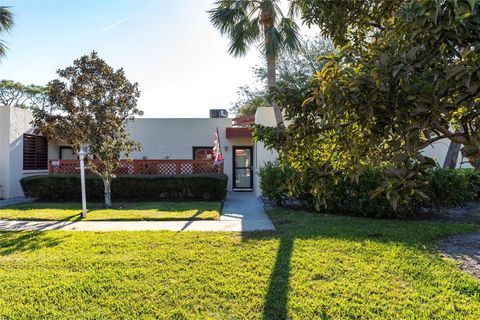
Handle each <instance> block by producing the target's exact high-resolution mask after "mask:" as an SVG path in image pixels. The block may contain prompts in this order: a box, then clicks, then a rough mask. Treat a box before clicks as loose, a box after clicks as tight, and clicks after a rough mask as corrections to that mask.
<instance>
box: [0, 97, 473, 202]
mask: <svg viewBox="0 0 480 320" xmlns="http://www.w3.org/2000/svg"><path fill="white" fill-rule="evenodd" d="M224 114H225V113H224V112H219V110H211V112H210V118H178V119H171V118H137V119H135V120H134V121H133V122H132V123H130V124H129V126H128V130H129V132H130V135H131V138H132V139H133V140H135V141H138V142H140V143H141V144H142V146H143V150H142V151H140V152H135V153H133V154H132V155H131V157H132V158H133V159H134V163H136V164H135V166H131V165H130V166H129V168H126V169H125V170H126V171H127V173H128V172H130V173H150V174H152V173H160V174H179V173H196V172H203V171H202V170H204V169H205V168H207V169H208V168H210V169H208V170H211V168H213V167H212V166H211V164H213V159H212V154H213V144H214V141H215V132H216V130H217V129H218V133H219V138H220V144H221V150H222V155H223V165H222V166H215V170H217V171H221V172H224V173H225V174H227V175H228V177H229V182H228V189H229V190H238V191H254V192H256V193H257V195H260V188H259V178H258V175H257V172H258V170H259V169H260V167H261V166H262V165H263V164H264V163H265V162H267V161H272V160H275V159H276V157H277V154H276V152H275V151H272V150H267V149H266V148H265V147H264V145H263V144H262V143H261V142H255V141H253V140H252V134H251V130H250V129H249V127H248V124H252V123H257V124H263V125H267V126H274V125H275V116H274V114H273V109H272V108H268V107H267V108H259V109H258V110H257V112H256V114H255V116H254V117H247V118H240V119H239V118H236V119H232V118H225V117H223V116H224ZM31 121H32V113H31V112H30V111H28V110H25V109H21V108H15V107H6V106H0V199H2V198H3V199H8V198H16V197H22V196H23V192H22V188H21V186H20V182H19V181H20V179H21V178H22V177H24V176H28V175H37V174H49V173H56V172H60V173H68V172H72V171H73V172H78V163H77V161H76V159H77V156H76V155H75V154H74V153H73V152H72V149H71V148H70V147H69V146H68V145H66V144H64V143H62V142H60V141H56V140H47V139H46V138H45V137H42V136H39V135H35V134H34V132H33V128H32V126H31V124H30V122H31ZM448 145H449V141H438V142H437V143H435V145H434V146H431V147H429V148H427V149H425V150H424V153H425V154H426V155H428V156H430V157H432V158H434V159H435V160H436V161H437V162H438V163H439V164H440V165H442V164H443V161H444V159H445V155H446V152H447V150H448ZM462 162H464V161H463V159H462V158H461V155H460V159H459V161H458V163H459V164H460V165H462V166H468V164H465V163H462ZM199 169H200V171H198V170H199ZM129 170H130V171H129Z"/></svg>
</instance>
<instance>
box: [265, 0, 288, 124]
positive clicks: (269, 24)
mask: <svg viewBox="0 0 480 320" xmlns="http://www.w3.org/2000/svg"><path fill="white" fill-rule="evenodd" d="M274 14H275V13H274V10H273V6H271V7H270V8H268V9H266V10H264V11H263V12H262V23H263V32H264V36H265V48H268V47H269V45H268V43H269V42H270V41H271V37H270V30H271V28H273V23H274V21H275V17H274ZM265 51H266V52H265V57H266V59H267V84H268V91H269V93H270V94H271V93H273V90H275V87H276V86H277V74H276V64H277V57H276V53H275V52H267V49H265ZM272 108H273V112H274V114H275V122H276V123H277V127H281V126H283V116H282V110H280V108H279V107H278V105H277V103H276V102H275V101H274V100H272Z"/></svg>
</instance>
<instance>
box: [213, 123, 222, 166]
mask: <svg viewBox="0 0 480 320" xmlns="http://www.w3.org/2000/svg"><path fill="white" fill-rule="evenodd" d="M213 159H214V160H215V162H221V161H222V160H223V158H222V147H221V146H220V137H219V136H218V128H217V130H216V131H215V142H214V143H213Z"/></svg>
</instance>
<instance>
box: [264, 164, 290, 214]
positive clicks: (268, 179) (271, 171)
mask: <svg viewBox="0 0 480 320" xmlns="http://www.w3.org/2000/svg"><path fill="white" fill-rule="evenodd" d="M289 171H291V169H289V168H286V170H285V169H284V168H280V166H279V164H278V163H277V162H267V163H265V165H264V166H263V167H261V168H260V170H259V171H258V176H259V177H260V189H261V190H262V195H264V196H265V197H267V198H268V199H269V200H270V201H272V202H273V203H275V204H276V205H283V204H284V203H285V200H286V199H288V189H287V186H286V181H287V178H288V175H289Z"/></svg>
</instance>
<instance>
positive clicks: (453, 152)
mask: <svg viewBox="0 0 480 320" xmlns="http://www.w3.org/2000/svg"><path fill="white" fill-rule="evenodd" d="M461 147H462V145H461V144H460V143H456V142H453V141H450V145H449V146H448V151H447V155H446V156H445V161H444V163H443V168H445V169H455V168H456V167H457V160H458V155H459V154H460V148H461Z"/></svg>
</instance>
